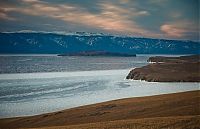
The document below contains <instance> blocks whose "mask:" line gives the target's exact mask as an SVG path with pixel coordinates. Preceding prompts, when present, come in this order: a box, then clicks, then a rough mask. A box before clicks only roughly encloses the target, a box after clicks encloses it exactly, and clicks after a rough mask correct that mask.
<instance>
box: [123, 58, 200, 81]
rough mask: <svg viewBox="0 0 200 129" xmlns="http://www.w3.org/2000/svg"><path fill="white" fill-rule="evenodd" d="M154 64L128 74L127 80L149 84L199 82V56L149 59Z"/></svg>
mask: <svg viewBox="0 0 200 129" xmlns="http://www.w3.org/2000/svg"><path fill="white" fill-rule="evenodd" d="M148 61H149V62H154V63H153V64H149V65H147V66H143V67H141V68H135V69H133V70H131V71H130V72H129V74H128V75H127V77H126V78H127V79H134V80H145V81H149V82H200V55H193V56H181V57H160V56H158V57H150V58H149V59H148Z"/></svg>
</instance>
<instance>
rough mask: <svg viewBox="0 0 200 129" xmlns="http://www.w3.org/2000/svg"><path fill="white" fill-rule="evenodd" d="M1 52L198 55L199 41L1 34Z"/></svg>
mask: <svg viewBox="0 0 200 129" xmlns="http://www.w3.org/2000/svg"><path fill="white" fill-rule="evenodd" d="M0 44H1V47H0V53H13V54H15V53H22V54H23V53H33V54H37V53H38V54H51V53H52V54H60V53H71V52H81V51H92V50H94V51H106V52H116V53H127V54H199V53H200V50H199V48H200V42H194V41H178V40H165V39H151V38H136V37H125V36H115V35H105V34H94V33H86V32H76V33H69V34H58V33H44V32H37V33H36V32H15V33H14V32H13V33H0Z"/></svg>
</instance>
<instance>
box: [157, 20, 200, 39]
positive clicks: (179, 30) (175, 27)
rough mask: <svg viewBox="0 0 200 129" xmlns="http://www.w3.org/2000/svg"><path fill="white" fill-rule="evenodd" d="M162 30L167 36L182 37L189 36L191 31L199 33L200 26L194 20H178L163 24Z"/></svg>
mask: <svg viewBox="0 0 200 129" xmlns="http://www.w3.org/2000/svg"><path fill="white" fill-rule="evenodd" d="M160 30H161V31H162V32H163V33H164V35H165V37H171V38H181V37H187V36H188V35H190V34H191V33H198V32H199V26H198V25H196V24H195V23H194V22H192V21H176V22H171V23H166V24H164V25H162V26H161V27H160Z"/></svg>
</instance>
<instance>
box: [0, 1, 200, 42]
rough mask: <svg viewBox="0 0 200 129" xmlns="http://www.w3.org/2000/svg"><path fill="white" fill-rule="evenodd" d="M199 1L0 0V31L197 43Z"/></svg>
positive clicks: (199, 27) (199, 26)
mask: <svg viewBox="0 0 200 129" xmlns="http://www.w3.org/2000/svg"><path fill="white" fill-rule="evenodd" d="M199 16H200V14H199V0H0V32H8V31H9V32H12V31H22V30H31V31H47V32H55V31H59V32H76V31H81V32H93V33H108V34H117V35H130V36H137V37H138V36H139V37H151V38H167V39H181V40H199V29H200V25H199Z"/></svg>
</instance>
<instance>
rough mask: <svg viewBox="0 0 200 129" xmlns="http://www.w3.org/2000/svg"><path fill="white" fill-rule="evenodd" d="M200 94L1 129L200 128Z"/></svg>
mask: <svg viewBox="0 0 200 129" xmlns="http://www.w3.org/2000/svg"><path fill="white" fill-rule="evenodd" d="M199 107H200V90H198V91H188V92H181V93H172V94H164V95H155V96H148V97H136V98H126V99H120V100H113V101H108V102H103V103H98V104H92V105H87V106H81V107H77V108H72V109H66V110H63V111H58V112H53V113H47V114H42V115H36V116H28V117H16V118H6V119H0V128H1V129H10V128H12V129H16V128H41V129H57V128H60V129H93V128H96V129H101V128H108V129H115V128H125V129H126V128H141V129H146V128H155V129H160V128H173V129H179V128H191V129H195V128H200V125H199V122H200V119H199V118H200V108H199Z"/></svg>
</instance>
